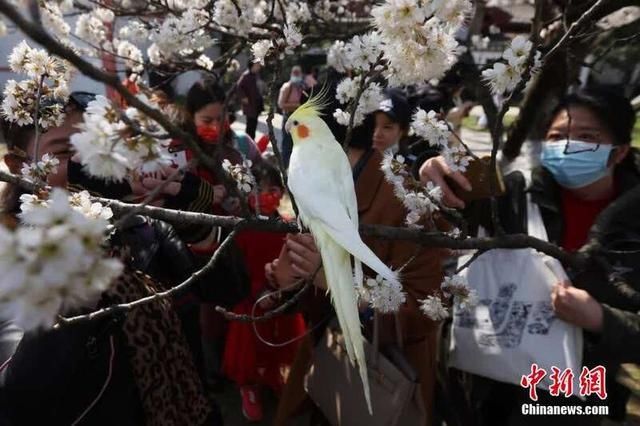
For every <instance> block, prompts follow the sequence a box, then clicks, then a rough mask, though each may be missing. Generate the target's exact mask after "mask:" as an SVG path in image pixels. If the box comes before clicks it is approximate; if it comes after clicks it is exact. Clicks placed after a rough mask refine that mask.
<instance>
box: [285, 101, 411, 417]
mask: <svg viewBox="0 0 640 426" xmlns="http://www.w3.org/2000/svg"><path fill="white" fill-rule="evenodd" d="M321 97H322V94H321V95H320V96H316V97H313V98H311V99H310V100H309V101H307V102H306V103H305V104H303V105H301V106H300V107H299V108H298V109H297V110H295V112H294V113H293V114H291V116H290V117H289V119H288V120H287V122H286V123H285V130H286V131H287V132H289V133H291V137H292V139H293V151H292V154H291V160H290V163H289V172H288V179H289V188H290V190H291V192H292V194H293V196H294V197H295V201H296V204H297V205H298V210H299V220H300V221H301V222H302V223H303V224H304V225H305V226H307V227H308V228H309V230H310V231H311V234H312V235H313V237H314V240H315V242H316V245H317V247H318V249H319V250H320V255H321V256H322V264H323V267H324V273H325V277H326V280H327V286H328V289H329V293H330V294H331V298H332V301H333V306H334V308H335V311H336V314H337V316H338V322H339V323H340V327H341V328H342V333H343V335H344V342H345V346H346V350H347V354H348V356H349V359H350V360H351V363H352V364H353V362H354V361H355V362H357V364H358V367H359V370H360V377H361V379H362V383H363V385H364V393H365V399H366V401H367V406H368V408H369V412H370V413H372V408H371V396H370V392H369V379H368V377H367V366H366V360H365V355H364V346H363V339H364V337H363V336H362V330H361V324H360V318H359V315H358V297H357V292H356V288H355V286H354V277H355V280H356V282H360V283H361V282H362V280H363V273H362V263H364V264H366V265H367V266H369V267H370V268H371V269H373V270H374V271H375V272H377V273H378V274H380V275H381V276H382V277H383V278H385V279H387V280H389V281H391V282H394V283H399V280H398V276H397V274H396V273H395V272H393V271H392V270H391V269H389V267H387V266H386V265H385V264H384V263H383V262H382V261H381V260H380V259H379V258H378V257H377V256H376V255H375V254H374V253H373V252H372V251H371V250H370V249H369V247H367V246H366V245H365V244H364V243H363V242H362V240H361V239H360V234H359V233H358V204H357V201H356V193H355V188H354V183H353V173H352V171H351V166H350V164H349V160H348V158H347V155H346V154H345V152H344V150H343V149H342V146H341V145H340V144H339V143H338V142H337V141H336V139H335V137H334V136H333V134H332V133H331V130H330V129H329V127H328V126H327V124H326V123H325V122H324V121H323V120H322V118H321V117H320V109H321V107H322V100H321ZM351 256H353V259H354V262H353V269H352V265H351Z"/></svg>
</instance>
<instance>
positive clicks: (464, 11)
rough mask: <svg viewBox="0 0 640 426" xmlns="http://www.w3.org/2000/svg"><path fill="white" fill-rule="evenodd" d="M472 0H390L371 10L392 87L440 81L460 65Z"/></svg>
mask: <svg viewBox="0 0 640 426" xmlns="http://www.w3.org/2000/svg"><path fill="white" fill-rule="evenodd" d="M470 9H471V2H470V1H469V0H449V1H444V0H431V1H426V0H423V1H420V0H418V1H416V0H387V1H385V2H384V3H382V4H380V5H377V6H375V7H374V8H373V9H372V10H371V15H372V16H373V22H374V26H375V28H376V29H377V31H378V32H379V34H380V40H381V42H382V44H383V49H382V50H383V52H384V59H385V60H386V62H387V70H386V72H385V77H386V78H387V80H389V83H390V84H391V85H392V86H401V85H410V84H419V83H422V82H424V81H429V80H432V79H438V78H440V77H441V76H442V75H444V73H445V72H446V71H447V70H448V69H449V68H451V66H452V65H453V64H454V63H455V62H456V61H457V57H458V55H459V53H460V51H461V49H460V46H459V44H458V42H457V40H456V38H455V35H456V33H457V32H458V30H459V29H460V27H461V25H462V24H463V23H464V22H465V20H466V17H467V15H468V13H469V11H470Z"/></svg>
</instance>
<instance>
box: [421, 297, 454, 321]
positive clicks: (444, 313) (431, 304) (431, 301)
mask: <svg viewBox="0 0 640 426" xmlns="http://www.w3.org/2000/svg"><path fill="white" fill-rule="evenodd" d="M420 310H421V311H422V312H423V313H424V314H425V315H426V316H428V317H429V318H430V319H431V320H433V321H442V320H444V319H447V318H448V317H449V311H448V310H447V308H446V307H445V306H444V304H443V303H442V299H440V297H439V296H427V298H426V299H424V300H421V301H420Z"/></svg>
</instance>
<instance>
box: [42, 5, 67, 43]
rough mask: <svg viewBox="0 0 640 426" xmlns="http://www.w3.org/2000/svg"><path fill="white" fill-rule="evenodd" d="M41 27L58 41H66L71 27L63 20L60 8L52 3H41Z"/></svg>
mask: <svg viewBox="0 0 640 426" xmlns="http://www.w3.org/2000/svg"><path fill="white" fill-rule="evenodd" d="M41 11H42V25H43V27H44V28H46V29H47V30H48V31H50V32H51V33H52V34H53V35H55V36H56V37H57V38H58V39H60V40H64V41H66V40H67V38H68V37H69V33H70V32H71V27H70V26H69V24H67V23H66V22H65V20H64V16H63V14H62V9H61V7H60V6H59V5H58V4H56V3H54V2H43V3H41Z"/></svg>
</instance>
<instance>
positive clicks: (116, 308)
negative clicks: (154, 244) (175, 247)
mask: <svg viewBox="0 0 640 426" xmlns="http://www.w3.org/2000/svg"><path fill="white" fill-rule="evenodd" d="M239 229H240V226H238V227H236V229H234V230H233V231H231V233H229V235H227V238H225V239H224V241H223V242H222V244H220V246H219V247H218V249H217V250H216V251H215V253H214V254H213V256H211V259H209V261H208V262H207V264H206V265H205V266H204V267H202V269H200V270H199V271H197V272H195V273H193V274H192V275H191V277H189V278H188V279H186V280H185V281H183V282H182V283H180V284H178V285H177V286H175V287H173V288H171V289H169V290H165V291H161V292H159V293H155V294H153V295H151V296H147V297H143V298H142V299H138V300H134V301H132V302H129V303H120V304H117V305H112V306H109V307H107V308H103V309H99V310H97V311H95V312H91V313H89V314H86V315H78V316H75V317H71V318H64V317H60V321H59V322H58V324H56V325H54V326H53V328H59V327H60V326H67V325H70V324H74V323H77V322H81V321H90V320H95V319H98V318H103V317H105V316H107V315H113V314H116V313H123V312H127V311H130V310H131V309H133V308H135V307H137V306H140V305H145V304H147V303H151V302H154V301H156V300H160V299H165V298H168V297H171V296H176V295H178V294H180V293H181V292H183V291H186V290H187V289H189V287H191V285H192V284H193V283H195V282H196V281H197V280H198V279H199V278H200V277H202V275H204V274H206V273H207V272H208V271H210V270H211V269H212V268H213V267H214V266H215V265H216V262H217V261H218V259H219V258H220V256H221V255H222V253H224V251H225V250H226V249H227V247H228V246H229V245H230V244H231V243H232V242H233V240H234V238H235V236H236V233H237V232H238V231H239Z"/></svg>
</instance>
